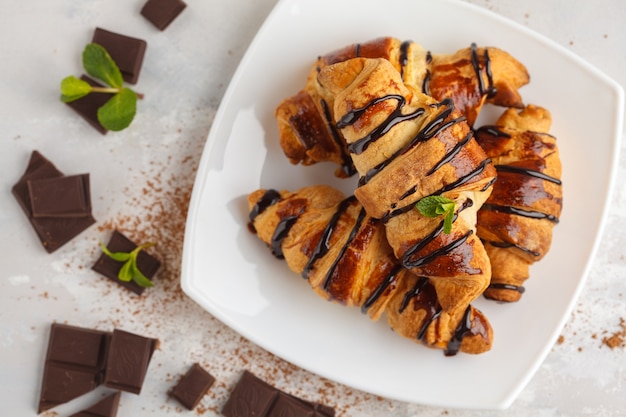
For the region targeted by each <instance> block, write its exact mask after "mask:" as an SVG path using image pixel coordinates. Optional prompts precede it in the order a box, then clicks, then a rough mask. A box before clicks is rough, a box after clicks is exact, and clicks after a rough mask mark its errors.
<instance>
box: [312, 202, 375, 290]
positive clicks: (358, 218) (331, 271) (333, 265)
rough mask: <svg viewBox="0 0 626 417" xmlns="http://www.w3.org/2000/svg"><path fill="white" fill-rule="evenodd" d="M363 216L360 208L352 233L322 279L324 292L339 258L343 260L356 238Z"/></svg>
mask: <svg viewBox="0 0 626 417" xmlns="http://www.w3.org/2000/svg"><path fill="white" fill-rule="evenodd" d="M365 216H366V213H365V209H364V208H361V211H360V212H359V216H358V217H357V219H356V223H355V224H354V227H353V228H352V231H351V232H350V235H349V236H348V239H347V240H346V243H345V244H344V245H343V247H342V248H341V250H340V251H339V254H338V255H337V257H336V258H335V260H334V261H333V263H332V265H331V267H330V268H329V269H328V273H327V274H326V278H325V279H324V284H323V286H322V288H323V289H324V291H328V287H329V286H330V283H331V281H332V277H333V273H334V272H335V268H337V265H338V264H339V261H340V260H341V258H343V255H344V254H345V253H346V250H348V247H349V246H350V243H352V241H353V240H354V238H355V237H356V235H357V233H358V231H359V229H360V228H361V223H363V219H365Z"/></svg>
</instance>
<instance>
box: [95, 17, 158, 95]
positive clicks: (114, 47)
mask: <svg viewBox="0 0 626 417" xmlns="http://www.w3.org/2000/svg"><path fill="white" fill-rule="evenodd" d="M91 41H92V42H93V43H97V44H98V45H100V46H102V47H104V49H106V51H107V52H108V53H109V55H111V58H113V61H115V63H116V64H117V66H118V67H119V69H120V72H121V73H122V77H123V78H124V81H126V82H127V83H130V84H136V83H137V80H138V79H139V73H140V72H141V66H142V64H143V57H144V55H145V53H146V48H147V47H148V44H147V42H146V41H144V40H143V39H137V38H131V37H130V36H126V35H121V34H119V33H115V32H110V31H108V30H104V29H102V28H96V30H95V32H94V34H93V38H92V40H91Z"/></svg>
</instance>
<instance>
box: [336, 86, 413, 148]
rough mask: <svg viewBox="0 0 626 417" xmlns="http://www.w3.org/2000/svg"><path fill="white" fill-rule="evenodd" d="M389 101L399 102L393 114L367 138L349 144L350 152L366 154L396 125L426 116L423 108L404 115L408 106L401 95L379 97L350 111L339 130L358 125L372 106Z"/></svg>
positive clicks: (341, 122)
mask: <svg viewBox="0 0 626 417" xmlns="http://www.w3.org/2000/svg"><path fill="white" fill-rule="evenodd" d="M387 100H397V101H398V104H397V105H396V108H395V109H394V111H393V112H391V114H390V115H389V116H388V117H387V119H385V121H384V122H382V123H381V124H380V125H378V126H376V127H375V128H374V129H373V130H372V131H371V132H370V133H368V134H367V135H365V137H363V138H361V139H359V140H357V141H355V142H353V143H351V144H349V145H348V151H350V152H351V153H353V154H356V155H360V154H362V153H363V152H365V150H367V148H368V147H369V146H370V145H371V144H372V143H374V142H376V141H377V140H378V139H380V138H381V137H382V136H383V135H385V134H386V133H387V132H389V131H390V130H391V128H393V127H394V126H395V125H397V124H399V123H401V122H404V121H405V120H411V119H415V118H417V117H419V116H421V115H422V114H424V109H422V108H419V109H417V110H415V111H414V112H412V113H408V114H402V108H403V107H404V105H405V104H406V99H405V98H404V97H403V96H401V95H399V94H390V95H387V96H383V97H378V98H376V99H374V100H372V101H370V102H369V103H367V104H366V105H365V106H363V107H360V108H357V109H352V110H350V111H349V112H348V113H346V114H345V115H343V116H342V117H341V119H340V120H339V122H338V123H337V127H338V128H339V129H343V128H345V127H348V126H351V125H352V124H354V123H356V121H357V120H359V119H360V118H361V117H363V115H364V114H365V112H367V110H369V109H370V108H371V107H372V106H375V105H376V104H379V103H382V102H384V101H387Z"/></svg>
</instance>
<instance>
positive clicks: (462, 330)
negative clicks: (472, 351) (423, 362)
mask: <svg viewBox="0 0 626 417" xmlns="http://www.w3.org/2000/svg"><path fill="white" fill-rule="evenodd" d="M471 312H472V308H471V307H470V306H467V309H465V314H464V315H463V318H462V319H461V322H460V323H459V325H458V327H457V328H456V330H455V331H454V335H453V336H452V338H451V339H450V341H449V342H448V346H446V351H445V355H446V356H454V355H456V354H457V353H458V352H459V349H460V348H461V342H462V341H463V338H464V337H465V336H466V335H467V334H468V333H471V331H472V315H471Z"/></svg>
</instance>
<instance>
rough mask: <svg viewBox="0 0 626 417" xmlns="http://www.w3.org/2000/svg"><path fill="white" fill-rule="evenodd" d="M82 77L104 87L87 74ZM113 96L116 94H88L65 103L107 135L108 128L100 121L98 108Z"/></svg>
mask: <svg viewBox="0 0 626 417" xmlns="http://www.w3.org/2000/svg"><path fill="white" fill-rule="evenodd" d="M80 79H81V80H83V81H85V82H87V83H89V85H91V86H92V87H104V86H103V85H102V84H100V83H99V82H97V81H95V80H92V79H91V78H89V77H87V76H86V75H83V76H81V77H80ZM113 96H114V94H112V93H97V94H87V95H86V96H84V97H81V98H79V99H78V100H74V101H71V102H69V103H65V104H67V105H68V106H69V107H70V108H71V109H72V110H74V111H75V112H76V113H78V114H79V115H80V116H81V117H82V118H83V119H85V120H86V121H87V123H89V124H90V125H91V126H93V128H94V129H96V130H97V131H98V132H100V133H102V134H103V135H105V134H106V133H107V132H108V130H107V129H106V128H105V127H104V126H102V125H101V124H100V121H98V109H99V108H100V107H102V106H104V105H105V104H106V102H107V101H109V100H110V99H111V98H112V97H113Z"/></svg>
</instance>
